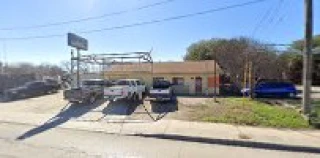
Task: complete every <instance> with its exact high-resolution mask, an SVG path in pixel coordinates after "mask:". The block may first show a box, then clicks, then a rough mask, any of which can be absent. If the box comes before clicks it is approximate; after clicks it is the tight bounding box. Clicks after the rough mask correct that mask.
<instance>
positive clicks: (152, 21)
mask: <svg viewBox="0 0 320 158" xmlns="http://www.w3.org/2000/svg"><path fill="white" fill-rule="evenodd" d="M264 1H267V0H253V1H248V2H244V3H239V4H234V5H229V6H225V7H220V8H214V9H209V10H205V11H200V12H195V13H189V14H184V15H179V16H173V17H169V18H163V19H156V20H150V21H144V22H137V23H132V24H126V25H120V26H113V27H107V28H101V29H94V30H85V31H79V32H77V33H80V34H89V33H96V32H103V31H111V30H118V29H124V28H131V27H137V26H143V25H150V24H156V23H162V22H167V21H174V20H179V19H185V18H190V17H195V16H199V15H205V14H210V13H214V12H218V11H224V10H229V9H234V8H240V7H244V6H249V5H253V4H257V3H262V2H264ZM64 36H65V34H52V35H39V36H28V37H12V38H0V40H29V39H43V38H55V37H64Z"/></svg>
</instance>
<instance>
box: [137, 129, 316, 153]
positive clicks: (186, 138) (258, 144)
mask: <svg viewBox="0 0 320 158" xmlns="http://www.w3.org/2000/svg"><path fill="white" fill-rule="evenodd" d="M133 136H140V137H145V138H156V139H165V140H176V141H185V142H197V143H205V144H215V145H227V146H235V147H247V148H256V149H265V150H278V151H288V152H304V153H316V154H319V153H320V148H317V147H308V146H298V145H284V144H275V143H264V142H253V141H241V140H230V139H214V138H203V137H190V136H180V135H171V134H134V135H133Z"/></svg>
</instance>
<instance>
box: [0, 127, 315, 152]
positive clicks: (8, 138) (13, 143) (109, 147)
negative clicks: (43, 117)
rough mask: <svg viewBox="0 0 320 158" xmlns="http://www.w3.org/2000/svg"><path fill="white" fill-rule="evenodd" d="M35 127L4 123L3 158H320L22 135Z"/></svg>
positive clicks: (75, 133) (68, 134) (82, 134)
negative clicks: (20, 136)
mask: <svg viewBox="0 0 320 158" xmlns="http://www.w3.org/2000/svg"><path fill="white" fill-rule="evenodd" d="M32 128H34V126H31V125H24V124H12V123H1V125H0V157H8V158H11V157H59V158H60V157H130V158H136V157H138V158H140V157H141V158H142V157H168V158H170V157H177V158H178V157H201V158H205V157H210V158H211V157H225V158H233V157H234V158H238V157H247V158H251V157H252V158H258V157H262V158H264V157H265V158H270V157H292V158H300V157H310V158H313V157H314V158H316V157H319V156H320V155H316V154H311V153H296V152H287V151H275V150H267V149H253V148H247V147H234V146H228V145H213V144H205V143H196V142H184V141H173V140H163V139H155V138H143V137H138V136H121V135H109V134H104V133H97V132H90V131H80V130H71V129H61V128H54V129H51V130H49V131H47V132H44V133H41V134H39V135H36V136H34V137H30V138H28V139H23V140H19V139H17V138H18V137H19V135H21V134H22V133H24V132H25V131H27V130H30V129H32Z"/></svg>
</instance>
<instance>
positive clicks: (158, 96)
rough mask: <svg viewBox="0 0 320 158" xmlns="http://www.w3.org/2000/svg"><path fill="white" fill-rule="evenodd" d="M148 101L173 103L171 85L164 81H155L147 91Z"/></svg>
mask: <svg viewBox="0 0 320 158" xmlns="http://www.w3.org/2000/svg"><path fill="white" fill-rule="evenodd" d="M148 99H149V100H151V101H173V100H174V93H173V89H172V84H171V83H170V82H169V81H166V80H159V81H155V82H154V83H153V85H152V87H151V88H150V90H149V98H148Z"/></svg>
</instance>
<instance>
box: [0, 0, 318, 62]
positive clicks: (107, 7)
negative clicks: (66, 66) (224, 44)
mask: <svg viewBox="0 0 320 158" xmlns="http://www.w3.org/2000/svg"><path fill="white" fill-rule="evenodd" d="M162 1H164V0H117V1H115V0H113V1H111V0H1V1H0V2H1V5H0V19H1V23H0V48H1V49H0V59H1V60H2V61H3V60H6V61H7V62H9V63H15V62H32V63H35V64H40V63H52V64H59V63H60V62H61V61H66V60H69V59H70V50H71V47H68V46H67V39H66V38H67V37H66V34H67V33H68V32H73V33H76V34H79V35H80V36H82V37H84V38H86V39H87V40H88V41H89V50H88V51H83V52H81V53H82V54H93V53H97V54H99V53H121V52H133V51H149V50H151V49H152V50H153V51H152V57H153V59H154V61H181V60H183V56H184V55H185V53H186V49H187V47H188V46H189V45H190V44H192V43H194V42H197V41H199V40H203V39H210V38H233V37H239V36H246V37H253V38H255V39H257V40H260V41H263V42H267V43H291V42H292V41H294V40H297V39H301V38H303V36H304V16H303V14H304V10H303V9H304V6H303V4H304V3H303V2H304V0H266V1H263V2H261V3H257V4H252V5H248V6H243V7H239V8H234V9H229V10H222V11H217V12H212V13H210V14H205V15H199V16H194V17H189V18H184V19H179V20H174V21H167V22H162V23H156V24H150V25H144V26H137V27H131V28H124V29H116V30H109V31H102V32H96V33H79V32H82V31H86V30H96V29H101V28H109V27H117V26H123V25H128V24H129V25H130V24H133V23H140V22H145V21H151V20H157V19H163V18H168V17H174V16H180V15H184V14H190V13H195V12H200V11H205V10H210V9H214V8H220V7H225V6H229V5H234V4H239V3H244V2H248V1H252V0H171V1H169V2H168V3H164V4H162V5H157V6H154V7H149V8H145V9H140V10H137V9H135V8H139V7H142V6H145V5H149V4H153V3H157V2H162ZM319 9H320V1H318V0H314V34H320V18H319V17H320V11H319ZM119 11H127V12H126V13H124V14H120V15H114V16H108V17H104V18H100V19H96V20H88V21H82V22H79V23H71V24H66V25H56V26H50V27H42V28H34V29H26V28H24V29H13V30H3V29H4V28H17V27H20V28H21V27H28V26H35V25H43V24H48V23H55V22H63V21H70V20H76V19H82V18H87V17H96V16H100V15H104V14H108V13H113V12H119ZM55 34H58V35H63V36H59V37H52V38H43V39H25V40H12V39H11V40H10V38H20V37H22V38H23V37H30V36H46V35H55ZM64 35H65V36H64ZM3 39H7V40H3Z"/></svg>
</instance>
